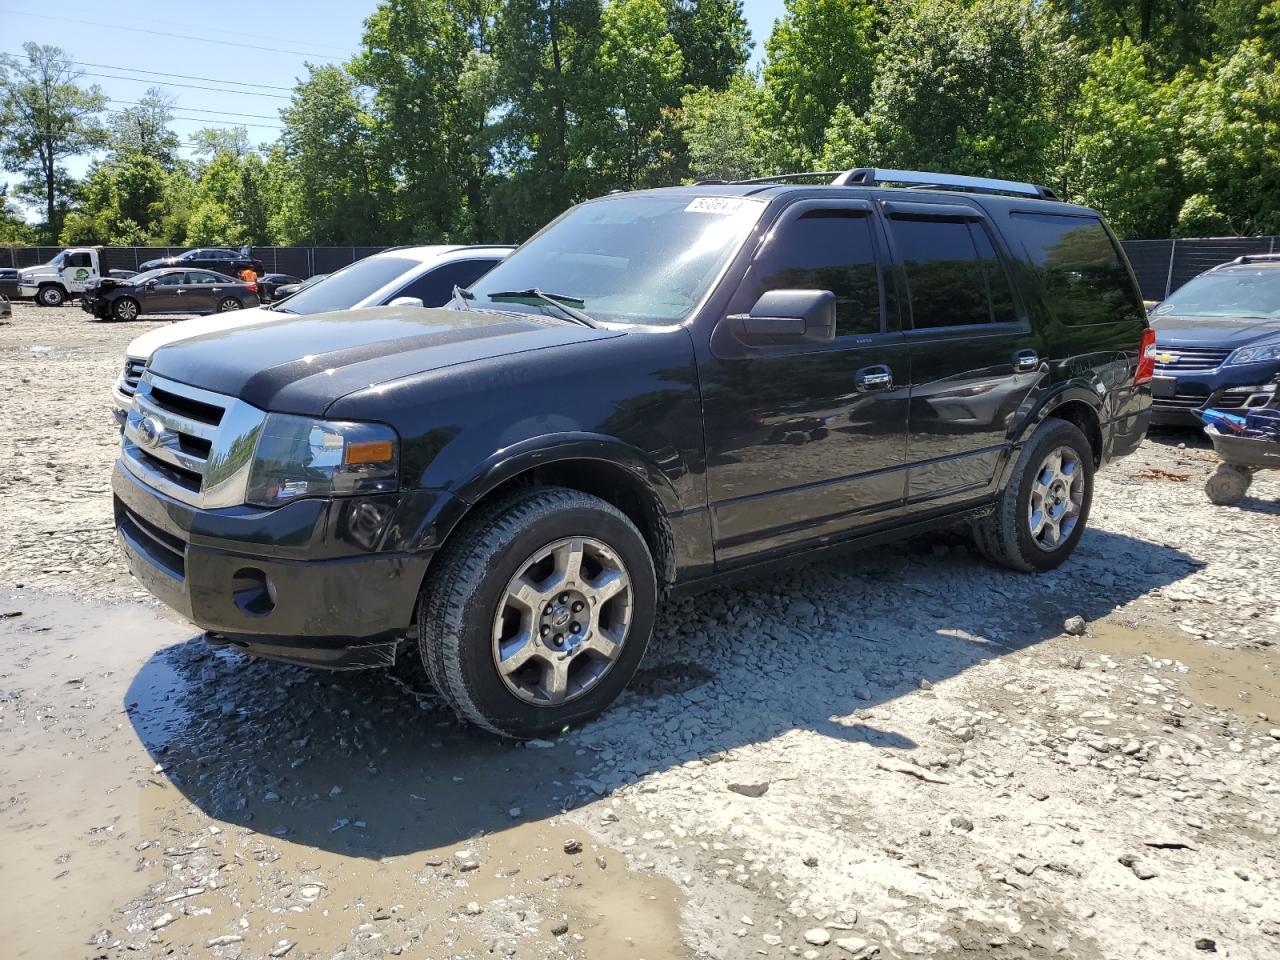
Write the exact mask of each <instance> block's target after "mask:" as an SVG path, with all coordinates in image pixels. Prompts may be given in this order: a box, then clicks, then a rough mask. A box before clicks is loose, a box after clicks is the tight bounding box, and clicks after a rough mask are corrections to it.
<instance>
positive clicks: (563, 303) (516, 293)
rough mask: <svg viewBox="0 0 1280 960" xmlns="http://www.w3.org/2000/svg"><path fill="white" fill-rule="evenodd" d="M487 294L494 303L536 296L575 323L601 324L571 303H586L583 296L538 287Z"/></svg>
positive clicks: (594, 325) (595, 325)
mask: <svg viewBox="0 0 1280 960" xmlns="http://www.w3.org/2000/svg"><path fill="white" fill-rule="evenodd" d="M472 296H475V294H472ZM485 296H486V297H488V298H489V299H490V300H492V301H493V302H494V303H498V302H499V301H501V300H529V299H533V298H536V299H538V300H541V301H542V302H543V303H545V304H547V305H548V306H551V307H554V308H555V309H556V310H558V311H559V312H560V315H561V316H564V317H568V318H569V319H570V320H572V321H573V322H574V323H580V324H582V325H583V326H584V327H591V328H592V329H598V328H599V326H600V324H598V323H596V322H595V320H593V319H592V318H591V315H590V314H588V313H585V312H584V311H582V310H579V309H578V308H577V307H572V306H570V305H569V304H570V303H579V304H583V303H586V301H585V300H583V299H582V298H581V297H570V296H567V295H566V294H563V293H547V292H546V291H545V290H539V289H538V288H537V287H530V288H529V289H528V290H503V291H501V292H499V293H486V294H485Z"/></svg>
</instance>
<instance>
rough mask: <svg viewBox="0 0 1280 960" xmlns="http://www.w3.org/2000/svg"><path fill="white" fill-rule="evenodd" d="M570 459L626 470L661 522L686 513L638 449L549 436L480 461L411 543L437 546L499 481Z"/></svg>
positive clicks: (594, 438)
mask: <svg viewBox="0 0 1280 960" xmlns="http://www.w3.org/2000/svg"><path fill="white" fill-rule="evenodd" d="M573 460H595V461H599V462H600V463H603V464H607V465H609V466H612V467H618V468H621V469H623V470H625V471H627V473H629V474H630V475H632V476H633V477H634V478H635V479H636V481H637V482H638V485H639V486H641V487H642V488H643V489H644V490H645V491H646V492H647V493H648V495H649V497H650V498H651V499H652V504H651V506H652V507H653V508H654V510H655V511H656V512H658V513H660V514H661V515H663V517H664V519H665V518H669V517H670V516H672V515H673V514H677V513H680V512H682V511H683V510H684V509H685V505H684V504H683V502H682V501H681V499H680V495H679V494H678V493H677V491H676V489H675V486H674V484H673V483H672V481H671V478H670V476H668V474H667V473H666V472H665V471H664V470H663V469H662V468H661V467H660V466H659V465H658V463H657V461H656V460H655V459H654V458H653V457H651V456H650V455H649V454H647V453H645V452H644V451H642V450H640V449H639V448H638V447H635V446H633V445H631V444H629V443H625V442H623V441H621V440H619V439H617V438H616V437H610V436H607V435H605V434H599V433H587V432H573V433H568V432H566V433H552V434H544V435H542V436H538V437H530V438H528V439H526V440H521V441H519V442H518V443H514V444H511V445H510V446H508V447H504V448H502V449H501V450H497V451H495V452H494V453H493V454H492V455H490V456H489V457H487V458H485V459H484V460H483V461H482V462H481V463H480V464H478V465H477V467H476V468H475V470H473V471H472V472H471V473H470V474H469V475H468V476H467V477H466V478H465V479H463V480H462V481H461V482H460V483H459V484H458V485H457V486H456V487H455V488H454V489H453V490H452V491H450V494H449V495H448V496H446V497H444V498H442V499H441V500H440V501H439V502H437V504H436V509H434V510H432V511H430V512H429V513H428V515H426V516H424V517H423V519H424V520H425V521H426V522H425V523H424V525H423V527H422V528H421V529H420V530H419V531H418V535H417V536H415V537H412V538H411V539H412V541H413V542H415V543H417V544H418V545H419V546H420V547H431V546H438V545H439V544H441V543H443V542H444V541H445V540H446V539H447V538H448V537H449V535H450V534H451V533H452V532H453V529H454V527H456V526H457V524H458V522H459V521H460V520H461V519H462V518H463V517H464V516H465V515H466V514H467V512H468V511H469V510H470V509H471V508H472V507H473V506H474V505H475V504H476V503H478V502H480V501H481V500H482V499H484V497H486V496H487V495H488V494H490V493H492V492H493V491H494V490H496V489H497V488H498V487H499V486H501V485H502V484H503V483H506V482H507V481H508V480H511V479H512V478H514V477H517V476H519V475H520V474H522V473H526V472H527V471H529V470H532V469H534V468H536V467H545V466H550V465H552V464H555V463H564V462H567V461H573ZM678 469H679V470H680V471H683V470H684V469H685V468H684V466H683V465H681V466H680V467H679V468H678Z"/></svg>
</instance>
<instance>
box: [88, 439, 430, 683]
mask: <svg viewBox="0 0 1280 960" xmlns="http://www.w3.org/2000/svg"><path fill="white" fill-rule="evenodd" d="M111 485H112V489H113V491H114V493H115V498H114V502H115V521H116V534H117V539H118V541H119V543H120V546H121V549H122V550H123V552H124V556H125V559H126V561H127V562H128V564H129V569H130V571H131V572H132V573H133V575H134V577H136V578H137V579H138V581H139V582H140V583H142V584H143V586H145V587H146V588H147V589H148V590H149V591H151V593H153V594H154V595H155V596H156V597H157V598H159V599H160V600H162V601H163V602H164V603H165V604H167V605H168V606H170V607H172V608H173V609H175V610H177V611H178V612H179V613H181V614H182V615H183V616H184V617H186V618H187V619H189V620H191V621H192V622H193V623H195V624H196V625H197V626H199V627H200V628H201V629H203V630H205V631H207V632H208V633H210V634H211V635H212V636H211V637H210V639H211V640H214V641H215V642H228V643H233V644H235V645H236V646H239V647H241V648H242V649H244V650H245V651H246V652H248V653H253V654H256V655H259V656H264V657H270V658H273V659H278V660H287V661H290V662H294V663H304V664H307V665H310V666H321V667H329V668H334V669H352V668H358V667H369V666H385V665H388V664H389V663H390V662H391V661H392V659H394V656H395V650H396V647H397V645H398V643H399V640H400V639H401V638H402V637H403V636H404V634H405V632H406V630H407V629H408V628H409V625H410V623H411V621H412V619H413V612H414V606H415V604H416V602H417V597H418V591H419V589H420V587H421V585H422V580H423V577H424V576H425V574H426V569H427V564H428V562H429V559H430V553H429V552H376V551H375V552H358V553H351V552H349V553H347V554H346V555H341V553H340V551H341V550H342V549H346V550H348V551H349V550H351V548H350V547H347V546H345V545H342V544H337V543H335V542H334V539H335V538H334V537H333V530H334V518H333V517H332V516H331V508H332V507H333V504H332V503H331V502H330V501H325V500H301V501H298V502H296V503H292V504H288V505H286V506H283V507H280V508H277V509H275V510H258V509H253V508H246V507H233V508H228V509H219V510H201V509H198V508H196V507H192V506H189V505H188V504H185V503H182V502H180V501H178V500H174V499H172V498H170V497H167V496H165V495H164V494H162V493H160V492H158V491H156V490H154V489H152V488H150V487H148V486H146V485H145V484H143V483H142V482H141V481H139V480H138V479H137V478H135V477H134V476H133V475H132V474H131V473H130V472H129V471H128V470H127V469H125V468H124V467H123V466H122V465H121V464H120V463H119V462H117V463H116V466H115V470H114V473H113V474H112V480H111ZM335 553H338V554H339V555H334V554H335Z"/></svg>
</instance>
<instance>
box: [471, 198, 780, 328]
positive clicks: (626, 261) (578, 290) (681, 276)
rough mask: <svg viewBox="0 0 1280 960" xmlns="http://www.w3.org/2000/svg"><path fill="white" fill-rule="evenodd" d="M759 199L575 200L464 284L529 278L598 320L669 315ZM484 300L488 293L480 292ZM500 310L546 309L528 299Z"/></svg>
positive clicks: (738, 240) (668, 319)
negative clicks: (527, 238)
mask: <svg viewBox="0 0 1280 960" xmlns="http://www.w3.org/2000/svg"><path fill="white" fill-rule="evenodd" d="M764 208H765V201H763V200H753V199H749V198H747V197H726V196H719V197H690V196H689V195H688V194H685V195H682V196H678V197H676V196H621V197H616V198H612V197H611V198H608V199H604V200H595V201H592V202H590V203H584V204H582V205H580V206H577V207H574V208H573V209H572V210H570V211H569V212H568V213H566V214H564V216H562V217H561V218H560V219H559V220H557V221H555V222H554V223H552V224H551V225H550V226H549V227H547V228H546V229H545V230H543V231H542V232H541V233H539V234H538V235H537V236H535V237H534V238H533V239H532V240H530V241H529V242H528V243H526V244H525V245H524V246H522V247H520V249H518V250H517V251H516V252H515V253H513V254H512V255H511V256H510V257H508V258H507V259H506V260H504V261H503V262H502V263H500V264H498V265H497V266H496V267H494V268H493V269H492V270H490V271H489V272H488V273H486V274H485V275H484V276H483V277H481V278H480V279H479V280H478V281H476V283H475V285H474V286H472V287H471V292H472V293H473V294H474V295H475V302H479V303H482V304H483V303H485V302H486V301H487V300H488V297H489V295H490V294H496V293H504V292H508V291H515V290H528V289H531V288H533V287H537V288H538V289H539V290H543V291H545V292H546V293H552V294H556V295H557V296H565V297H573V298H575V300H574V301H572V305H573V306H578V303H577V299H580V300H581V301H582V303H581V309H583V310H584V311H586V312H587V313H588V314H590V315H591V316H592V317H594V318H595V319H597V320H605V321H613V322H619V323H648V324H664V323H674V322H677V321H679V320H681V319H683V318H684V317H685V316H687V315H688V314H689V312H690V311H691V310H692V309H693V308H694V307H695V306H696V305H697V304H698V302H699V301H700V300H701V299H702V298H703V296H705V295H706V292H707V290H708V289H709V288H710V287H711V284H712V283H713V282H714V281H715V279H716V277H717V276H718V275H719V274H720V271H721V270H722V269H723V268H724V265H725V264H726V263H727V262H728V260H729V258H730V257H731V256H733V254H734V252H735V251H736V250H737V249H738V247H739V246H740V245H741V244H742V242H743V240H744V239H745V238H746V236H747V234H748V233H749V232H750V231H751V228H752V227H753V226H754V225H755V222H756V221H757V220H758V219H759V218H760V213H761V211H763V210H764ZM489 302H493V301H489ZM493 304H494V306H496V307H500V308H501V309H504V310H506V309H512V310H526V311H534V312H539V313H555V309H554V308H552V307H549V306H547V307H544V306H542V305H540V304H537V303H528V302H520V303H511V302H510V301H508V300H506V299H505V298H503V299H501V300H500V301H499V302H493Z"/></svg>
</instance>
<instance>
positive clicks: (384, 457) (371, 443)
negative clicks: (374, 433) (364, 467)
mask: <svg viewBox="0 0 1280 960" xmlns="http://www.w3.org/2000/svg"><path fill="white" fill-rule="evenodd" d="M394 453H395V444H393V443H392V442H391V441H390V440H366V441H364V442H361V443H348V444H347V452H346V455H345V456H343V458H342V462H343V463H345V464H347V465H348V466H355V465H357V464H361V463H386V462H387V461H388V460H390V459H391V458H392V456H393V455H394Z"/></svg>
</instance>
